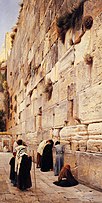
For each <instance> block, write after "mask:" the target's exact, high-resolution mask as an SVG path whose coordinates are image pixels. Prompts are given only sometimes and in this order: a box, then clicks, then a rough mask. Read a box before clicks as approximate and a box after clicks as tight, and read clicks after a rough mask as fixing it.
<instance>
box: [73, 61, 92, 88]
mask: <svg viewBox="0 0 102 203" xmlns="http://www.w3.org/2000/svg"><path fill="white" fill-rule="evenodd" d="M90 83H91V68H90V66H89V65H87V64H86V63H85V62H82V61H81V62H80V63H78V64H77V65H76V92H81V91H83V90H84V89H86V88H87V87H89V86H90Z"/></svg>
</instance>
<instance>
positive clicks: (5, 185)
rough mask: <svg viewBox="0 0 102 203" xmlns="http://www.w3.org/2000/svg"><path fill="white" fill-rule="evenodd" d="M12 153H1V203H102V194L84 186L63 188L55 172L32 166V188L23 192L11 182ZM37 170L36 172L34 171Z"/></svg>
mask: <svg viewBox="0 0 102 203" xmlns="http://www.w3.org/2000/svg"><path fill="white" fill-rule="evenodd" d="M11 156H12V154H11V153H0V203H63V202H65V203H66V202H67V203H102V193H101V192H99V191H96V190H94V189H91V188H88V187H86V186H84V185H81V184H79V185H77V186H74V187H67V188H61V187H58V186H55V185H54V184H53V181H55V180H57V177H56V176H54V174H53V171H50V172H41V171H40V169H36V168H35V167H34V166H33V165H32V171H31V176H32V184H33V186H32V188H31V189H29V190H28V191H26V192H22V191H20V190H18V189H17V188H16V187H14V186H13V185H12V184H11V183H10V180H9V160H10V158H11ZM34 169H35V170H34Z"/></svg>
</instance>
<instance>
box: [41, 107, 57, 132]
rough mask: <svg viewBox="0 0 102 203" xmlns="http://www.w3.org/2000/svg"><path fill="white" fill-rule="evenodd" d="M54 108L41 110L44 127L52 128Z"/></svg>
mask: <svg viewBox="0 0 102 203" xmlns="http://www.w3.org/2000/svg"><path fill="white" fill-rule="evenodd" d="M53 114H54V110H53V108H52V109H47V110H46V111H43V112H42V127H43V128H44V129H48V128H52V127H53V125H54V115H53Z"/></svg>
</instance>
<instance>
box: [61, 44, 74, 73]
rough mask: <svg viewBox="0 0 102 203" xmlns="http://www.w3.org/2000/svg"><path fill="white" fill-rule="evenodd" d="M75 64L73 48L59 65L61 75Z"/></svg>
mask: <svg viewBox="0 0 102 203" xmlns="http://www.w3.org/2000/svg"><path fill="white" fill-rule="evenodd" d="M73 62H74V48H73V47H71V48H70V49H69V50H68V51H67V52H66V53H65V54H64V55H63V57H62V58H60V60H59V63H60V67H59V73H61V72H63V71H65V70H66V69H70V68H71V66H72V64H73Z"/></svg>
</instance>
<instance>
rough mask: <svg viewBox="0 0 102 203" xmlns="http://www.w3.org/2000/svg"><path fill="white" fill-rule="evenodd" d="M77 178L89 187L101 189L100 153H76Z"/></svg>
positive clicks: (101, 160) (101, 156)
mask: <svg viewBox="0 0 102 203" xmlns="http://www.w3.org/2000/svg"><path fill="white" fill-rule="evenodd" d="M77 164H78V179H79V180H80V181H82V182H84V183H86V184H88V185H90V186H91V187H94V188H96V189H102V173H101V170H102V154H92V153H80V154H79V153H77Z"/></svg>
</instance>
